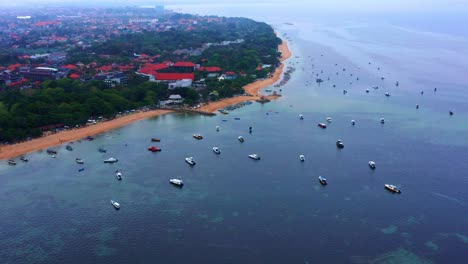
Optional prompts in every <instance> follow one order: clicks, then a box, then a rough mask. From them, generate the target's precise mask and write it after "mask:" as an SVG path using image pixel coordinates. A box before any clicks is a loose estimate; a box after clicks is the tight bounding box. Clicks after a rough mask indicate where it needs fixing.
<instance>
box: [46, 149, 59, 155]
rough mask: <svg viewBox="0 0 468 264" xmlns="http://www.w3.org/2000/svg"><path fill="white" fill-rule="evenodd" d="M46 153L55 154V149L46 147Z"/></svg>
mask: <svg viewBox="0 0 468 264" xmlns="http://www.w3.org/2000/svg"><path fill="white" fill-rule="evenodd" d="M47 154H50V155H53V154H57V151H56V150H55V149H47Z"/></svg>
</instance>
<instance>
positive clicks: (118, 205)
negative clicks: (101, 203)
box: [110, 200, 120, 210]
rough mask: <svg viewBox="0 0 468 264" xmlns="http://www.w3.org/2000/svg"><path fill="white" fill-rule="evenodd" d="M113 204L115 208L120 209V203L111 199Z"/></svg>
mask: <svg viewBox="0 0 468 264" xmlns="http://www.w3.org/2000/svg"><path fill="white" fill-rule="evenodd" d="M110 202H111V204H112V206H114V208H115V209H117V210H119V209H120V204H119V203H118V202H116V201H114V200H111V201H110Z"/></svg>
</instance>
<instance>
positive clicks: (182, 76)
mask: <svg viewBox="0 0 468 264" xmlns="http://www.w3.org/2000/svg"><path fill="white" fill-rule="evenodd" d="M154 77H155V80H156V81H177V80H186V79H190V80H192V81H193V80H195V74H194V73H156V75H155V76H154Z"/></svg>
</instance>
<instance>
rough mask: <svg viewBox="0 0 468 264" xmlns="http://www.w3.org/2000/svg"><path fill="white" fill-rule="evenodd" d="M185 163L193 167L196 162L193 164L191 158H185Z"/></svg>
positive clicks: (193, 161)
mask: <svg viewBox="0 0 468 264" xmlns="http://www.w3.org/2000/svg"><path fill="white" fill-rule="evenodd" d="M185 161H186V162H187V163H188V164H190V165H191V166H193V165H195V164H196V162H195V160H194V159H193V157H187V158H185Z"/></svg>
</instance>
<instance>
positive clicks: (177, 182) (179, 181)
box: [169, 179, 184, 187]
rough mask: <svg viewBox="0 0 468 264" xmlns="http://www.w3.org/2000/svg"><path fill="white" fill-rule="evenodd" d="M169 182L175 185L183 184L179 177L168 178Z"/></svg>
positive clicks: (180, 185)
mask: <svg viewBox="0 0 468 264" xmlns="http://www.w3.org/2000/svg"><path fill="white" fill-rule="evenodd" d="M169 182H170V183H171V184H173V185H175V186H177V187H182V186H184V182H183V181H182V180H179V179H170V180H169Z"/></svg>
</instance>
